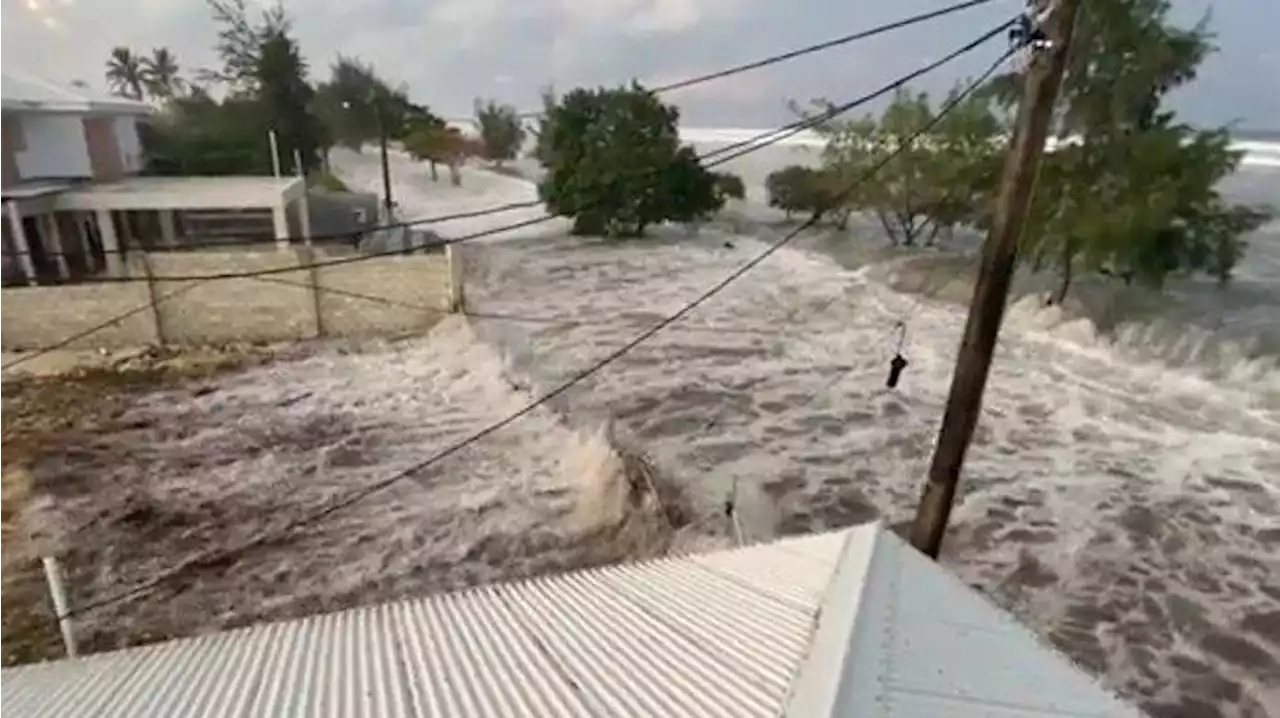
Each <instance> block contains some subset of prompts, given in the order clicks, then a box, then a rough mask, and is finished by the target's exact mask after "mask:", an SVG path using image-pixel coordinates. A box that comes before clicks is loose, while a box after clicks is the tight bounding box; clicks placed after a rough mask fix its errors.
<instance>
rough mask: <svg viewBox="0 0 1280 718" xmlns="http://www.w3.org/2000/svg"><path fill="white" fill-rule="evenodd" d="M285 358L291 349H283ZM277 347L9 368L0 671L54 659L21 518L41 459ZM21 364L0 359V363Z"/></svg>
mask: <svg viewBox="0 0 1280 718" xmlns="http://www.w3.org/2000/svg"><path fill="white" fill-rule="evenodd" d="M290 351H292V352H294V353H296V352H298V351H299V349H293V350H290ZM281 352H282V350H281V349H280V348H279V347H257V346H240V347H225V348H221V349H208V350H200V351H191V350H186V351H177V350H170V349H141V350H134V351H128V352H116V353H99V352H54V353H50V354H49V355H46V356H42V357H39V358H37V359H35V360H33V361H29V362H22V363H20V364H14V365H12V370H11V371H10V372H7V373H6V375H5V377H4V384H3V391H2V395H3V411H2V412H0V420H2V423H3V447H2V448H3V450H2V451H0V462H2V464H3V478H2V481H3V483H2V484H0V486H2V488H3V497H2V498H3V502H2V506H3V511H2V513H3V549H2V550H0V561H2V562H3V594H4V602H3V607H2V609H0V642H2V643H3V646H4V652H3V656H2V659H3V665H5V666H9V665H14V664H19V663H30V662H33V661H40V660H47V659H51V658H60V657H62V656H63V648H62V641H61V638H60V636H59V633H58V628H57V623H56V621H55V619H54V614H53V607H52V605H51V603H50V600H49V597H48V590H47V588H46V585H45V581H44V574H43V571H42V569H41V567H40V557H41V556H42V555H44V554H45V553H46V552H47V551H48V549H49V548H50V547H49V546H48V545H47V544H48V542H47V540H46V537H45V536H44V533H45V532H44V531H43V530H42V528H41V527H38V526H34V525H32V524H33V522H32V521H31V520H30V513H31V512H30V511H29V509H30V508H31V506H32V503H33V502H34V501H36V500H37V498H38V494H39V492H38V491H37V490H36V488H37V479H36V475H37V473H38V471H37V469H38V467H39V466H40V465H42V464H43V463H44V462H46V461H47V460H48V459H49V457H51V456H56V455H57V454H58V453H59V452H61V451H64V450H68V447H71V446H74V445H76V444H77V443H80V442H83V441H92V437H95V436H101V435H109V434H111V433H113V432H115V431H118V430H119V428H120V426H119V422H120V418H121V417H122V416H123V415H124V413H125V411H126V410H127V408H128V407H129V405H130V404H131V402H132V401H133V399H134V398H135V397H137V396H140V395H142V394H145V393H148V392H152V391H157V390H161V389H166V388H174V387H180V386H183V385H187V384H198V383H199V382H200V381H202V380H206V379H209V378H212V377H216V376H218V375H220V374H224V373H227V372H231V371H235V370H239V369H243V368H245V367H248V366H253V365H257V364H261V363H263V362H265V361H268V360H270V359H271V358H273V357H277V356H280V355H281ZM22 357H23V355H21V354H19V355H13V356H6V357H5V361H4V364H5V366H6V367H9V366H11V365H10V362H11V361H14V360H15V359H19V358H22Z"/></svg>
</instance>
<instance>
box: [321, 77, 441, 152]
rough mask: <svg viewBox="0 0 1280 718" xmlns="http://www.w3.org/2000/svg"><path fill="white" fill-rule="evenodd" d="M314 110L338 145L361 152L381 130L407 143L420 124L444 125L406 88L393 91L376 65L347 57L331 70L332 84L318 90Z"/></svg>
mask: <svg viewBox="0 0 1280 718" xmlns="http://www.w3.org/2000/svg"><path fill="white" fill-rule="evenodd" d="M312 107H313V111H314V112H315V114H316V115H317V116H318V117H320V118H321V121H322V122H323V123H324V125H325V128H326V129H327V130H328V133H329V136H330V137H332V138H333V140H334V141H335V142H336V143H338V144H341V145H343V146H346V147H349V148H351V149H354V150H357V151H358V150H359V149H360V148H361V147H362V146H364V145H365V144H367V143H370V142H376V141H377V140H378V133H379V131H380V128H385V131H386V133H387V137H389V138H390V139H393V140H403V139H404V138H406V137H408V136H409V134H410V133H411V132H412V131H413V129H414V127H415V125H416V124H419V123H422V122H428V123H433V124H440V125H441V126H442V125H443V122H442V121H439V118H436V117H435V116H434V115H433V114H432V113H431V112H430V110H428V109H427V108H426V107H424V106H422V105H416V104H414V103H413V102H411V101H410V100H409V97H408V95H407V93H406V92H405V91H404V89H403V88H392V86H391V84H390V83H389V82H388V81H387V80H385V79H384V78H382V77H380V76H379V75H378V73H377V71H376V70H375V69H374V67H373V66H372V65H368V64H366V63H363V62H361V61H360V60H359V59H357V58H353V57H346V56H343V55H339V56H338V59H337V61H335V62H334V63H333V64H332V65H330V66H329V80H328V81H327V82H324V83H321V84H320V85H319V86H318V87H317V88H316V94H315V99H314V101H313V103H312Z"/></svg>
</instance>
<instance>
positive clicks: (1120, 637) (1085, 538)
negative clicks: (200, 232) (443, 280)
mask: <svg viewBox="0 0 1280 718" xmlns="http://www.w3.org/2000/svg"><path fill="white" fill-rule="evenodd" d="M776 152H777V154H776V155H775V156H774V159H773V161H772V164H770V161H769V159H768V158H767V157H755V158H753V159H752V160H751V164H750V165H749V166H745V167H739V168H738V171H740V172H741V173H742V174H743V175H744V176H745V177H746V178H747V179H748V182H749V183H752V184H754V185H755V186H756V191H757V192H758V189H759V188H758V184H759V181H760V180H761V179H762V177H763V174H765V173H767V171H768V169H769V167H771V166H776V165H778V164H783V163H787V162H791V161H793V159H794V155H796V153H798V152H800V150H798V149H796V148H784V149H780V150H777V151H776ZM335 160H336V162H337V164H338V166H339V167H341V169H342V171H343V172H344V175H345V176H347V177H349V178H350V179H351V181H352V182H353V183H354V184H356V185H363V186H367V187H369V188H373V187H376V186H377V181H378V176H377V166H376V161H375V158H374V157H373V156H372V155H370V154H366V155H365V156H363V157H360V156H354V155H351V154H349V153H344V154H340V155H337V156H336V157H335ZM393 170H394V174H395V176H396V178H397V182H398V191H399V200H400V201H401V203H402V205H403V207H404V213H405V214H406V215H407V216H421V215H427V214H432V213H435V212H438V211H439V210H440V208H441V207H444V206H450V207H462V208H472V207H478V206H487V205H489V204H497V203H502V202H507V201H512V200H516V199H527V198H531V197H532V196H533V190H532V188H531V186H530V185H528V184H526V183H523V182H521V181H520V180H517V179H512V178H505V177H496V176H493V175H487V174H483V173H470V174H468V176H467V181H466V182H465V183H464V188H463V189H462V190H453V189H449V188H445V187H444V186H443V185H442V184H435V183H431V182H430V180H429V174H428V173H427V172H426V171H424V170H422V169H420V168H418V167H415V166H413V165H412V164H411V163H409V162H408V161H406V160H404V159H403V158H397V159H396V160H395V163H394V168H393ZM1251 171H1253V172H1254V174H1253V175H1242V176H1241V177H1240V178H1237V179H1236V181H1237V182H1238V183H1240V184H1241V185H1242V186H1243V187H1245V188H1246V190H1248V191H1253V192H1255V193H1257V194H1259V195H1260V196H1262V197H1263V198H1266V197H1268V196H1270V195H1271V193H1273V192H1274V193H1275V194H1276V195H1277V196H1278V197H1280V175H1277V174H1274V173H1271V170H1270V169H1268V168H1266V167H1262V168H1255V169H1253V170H1251ZM1269 173H1271V174H1269ZM1268 188H1270V189H1268ZM1238 191H1244V190H1238ZM534 214H536V212H534ZM766 215H767V212H766V211H765V210H762V209H761V208H759V207H754V206H745V207H740V208H737V210H736V212H735V213H734V214H733V216H732V217H731V218H730V219H724V220H720V221H717V222H715V223H713V224H712V225H710V226H707V227H704V228H703V229H702V231H701V232H700V233H698V235H697V236H692V235H691V234H690V233H687V232H686V231H684V230H682V229H671V230H667V231H665V232H663V233H659V235H660V236H656V237H653V238H651V239H648V240H645V241H639V242H627V243H603V242H598V241H582V240H577V239H570V238H567V237H564V236H563V229H564V227H563V225H562V223H559V222H552V223H549V224H548V225H546V226H544V227H542V228H539V229H537V230H525V231H524V232H522V233H521V232H517V233H510V234H509V235H506V236H503V237H500V238H499V239H497V240H493V241H485V242H476V243H472V244H468V245H467V250H466V254H465V256H466V261H467V265H468V272H467V282H468V284H467V293H468V307H469V310H470V311H472V312H475V313H476V314H477V315H480V316H477V317H474V318H473V319H472V321H473V323H474V324H475V327H476V332H477V335H478V336H479V337H481V338H482V339H483V340H484V341H486V342H488V343H490V344H492V345H493V346H495V347H498V348H499V349H500V351H501V352H502V353H503V354H504V355H505V356H506V357H507V362H508V364H509V365H510V370H509V374H510V375H511V376H513V377H519V379H518V381H521V382H527V383H528V384H529V385H530V386H531V388H532V389H539V388H542V389H545V388H550V387H552V386H554V385H555V384H556V383H558V382H560V381H562V380H564V379H566V378H568V377H570V376H572V375H573V374H575V373H576V372H578V371H579V370H580V369H581V368H583V367H584V366H587V365H589V364H590V363H592V362H593V361H595V360H596V359H597V358H599V357H601V356H603V355H605V354H607V353H608V352H610V351H612V350H614V349H616V348H617V347H619V346H621V345H622V344H623V343H625V342H627V341H628V340H629V339H631V338H632V337H633V336H634V335H635V334H636V333H638V332H640V331H643V330H644V329H645V328H647V327H649V326H651V325H652V324H653V323H654V322H655V321H657V320H658V319H660V318H661V317H662V316H664V315H667V314H669V313H671V312H674V311H675V310H677V309H678V308H680V307H681V306H682V305H683V304H684V303H685V302H687V301H689V300H691V299H693V298H694V297H696V296H697V295H698V294H700V293H701V292H702V291H704V290H705V289H706V288H707V287H709V286H711V285H712V284H714V283H716V282H718V281H719V280H721V279H722V278H723V277H724V276H725V275H726V273H728V272H729V271H731V270H732V269H734V268H735V267H737V266H739V265H740V264H741V263H743V262H745V261H747V260H748V259H749V258H750V257H751V256H753V255H754V254H756V253H757V252H759V251H760V250H761V249H762V248H763V247H764V242H767V241H769V240H772V239H775V238H776V237H778V236H779V234H778V233H779V232H782V231H784V228H782V227H779V226H778V225H777V224H776V222H775V221H774V220H773V219H769V218H767V217H766ZM523 216H526V217H527V216H529V214H528V213H526V214H524V215H523ZM520 218H521V214H520V213H516V214H515V215H514V216H511V215H508V216H506V217H501V218H498V219H496V220H495V219H494V218H486V219H484V220H481V222H483V223H484V224H483V225H478V224H477V223H475V222H459V223H454V225H452V226H442V227H440V228H439V231H440V233H441V234H444V235H446V236H448V235H450V234H451V233H452V234H457V233H460V232H465V231H470V230H472V229H474V228H476V227H478V226H497V225H498V224H501V222H502V221H504V220H505V221H514V220H518V219H520ZM860 241H861V242H864V243H867V244H865V246H868V247H869V246H872V245H874V243H875V241H876V240H874V238H871V237H869V236H867V237H862V238H861V239H859V238H856V237H855V238H844V239H842V240H840V241H839V242H836V243H834V245H833V243H832V242H831V241H830V240H827V239H824V238H821V237H815V238H807V239H805V240H804V241H802V242H800V243H798V245H799V246H797V248H795V249H786V250H783V251H781V252H779V253H778V254H776V255H775V256H774V257H772V258H771V259H769V260H768V261H766V262H765V263H763V264H762V265H761V266H759V267H758V268H757V269H755V270H754V271H752V272H750V273H749V274H748V275H746V276H745V277H744V278H743V279H742V280H741V281H739V282H736V283H734V284H732V285H730V287H729V288H728V289H726V290H725V291H724V292H722V293H721V294H720V295H718V296H717V297H715V298H714V299H712V300H711V301H709V302H708V303H707V304H705V305H704V306H703V307H701V308H700V309H698V310H697V311H696V312H695V313H694V314H693V315H691V316H690V317H688V318H687V319H686V320H685V321H684V322H682V323H680V324H677V325H675V326H673V327H671V328H669V329H667V330H665V331H663V332H661V333H660V334H658V335H657V336H656V337H654V338H653V339H652V340H650V341H648V342H646V343H644V344H643V345H641V346H640V347H638V348H637V349H635V350H634V351H632V352H630V353H629V354H627V355H626V356H625V357H624V358H622V359H621V360H619V361H617V362H616V363H614V364H613V365H611V366H610V367H608V368H607V369H605V370H604V371H602V372H600V373H599V374H597V375H595V376H593V377H591V378H589V379H587V380H586V381H584V382H583V383H582V384H580V385H579V386H578V387H577V388H575V389H574V390H572V391H571V392H569V393H567V394H565V395H564V396H563V397H561V398H560V399H559V400H558V401H557V403H556V404H555V408H557V409H559V410H560V412H561V413H562V414H564V415H565V416H567V417H569V418H570V419H571V421H573V422H576V423H580V424H582V425H583V426H595V425H601V424H604V423H606V422H612V423H613V424H614V425H615V428H616V429H617V430H619V431H621V432H625V433H626V434H627V435H629V436H632V437H635V438H637V439H639V440H640V441H641V442H642V444H643V445H644V446H645V447H646V448H647V449H649V450H650V451H652V452H653V454H654V455H655V457H656V458H657V459H658V461H659V463H660V464H661V465H662V467H663V469H664V470H665V471H667V472H669V473H671V474H674V475H675V476H676V477H678V478H679V480H680V481H681V482H682V483H683V484H684V485H685V486H686V487H688V489H689V490H690V491H691V492H692V493H693V495H694V496H695V497H696V498H697V499H698V501H699V502H700V504H701V506H702V509H703V510H704V511H706V512H708V513H710V512H713V511H715V509H716V506H717V505H718V504H719V502H721V501H723V500H724V499H725V497H726V495H728V494H729V492H730V491H734V490H736V492H737V495H738V498H739V501H740V503H741V509H742V513H743V516H744V520H745V523H746V529H747V531H748V532H749V534H750V535H751V537H752V538H755V539H765V538H768V537H771V536H776V535H780V534H788V533H796V532H803V531H811V530H819V529H824V528H829V527H838V526H845V525H849V524H852V523H857V522H861V521H864V520H868V519H870V518H873V517H875V516H882V517H884V518H885V519H886V520H887V521H888V522H890V523H898V522H901V521H905V520H907V519H908V518H909V517H910V515H911V512H912V510H913V508H914V505H915V501H916V499H917V496H918V494H919V490H920V487H921V478H922V477H923V476H924V474H925V471H926V468H927V463H928V460H929V456H930V453H931V449H932V443H933V439H934V436H935V433H936V430H937V425H938V422H939V419H940V416H941V412H942V407H943V403H944V400H945V394H946V390H947V387H948V383H949V381H950V372H951V368H952V363H953V361H954V358H955V350H956V347H957V344H958V341H959V334H960V331H961V328H962V324H963V322H964V312H963V309H962V307H961V306H960V304H959V303H958V302H956V301H954V299H955V297H951V296H949V294H953V293H954V292H946V291H943V292H924V293H921V292H903V291H896V290H895V287H896V288H897V289H902V288H903V287H904V286H905V285H912V286H914V285H919V284H921V277H922V276H925V275H929V276H932V275H935V274H937V273H938V272H940V271H943V270H942V269H940V268H939V267H943V268H944V269H945V267H946V266H948V265H946V264H941V265H940V264H937V263H929V262H925V263H922V264H913V261H915V260H913V259H911V258H907V259H906V260H904V259H902V258H900V257H895V258H892V259H886V260H885V261H873V262H868V261H865V258H866V257H878V256H882V255H880V254H876V253H875V252H866V251H861V250H858V249H857V248H856V246H853V245H857V243H858V242H860ZM1254 245H1255V246H1254V248H1253V250H1251V251H1252V254H1251V256H1250V258H1249V262H1247V263H1246V266H1245V267H1243V268H1242V271H1241V275H1242V277H1241V278H1242V281H1241V283H1240V285H1241V286H1239V287H1233V288H1231V289H1229V290H1227V292H1226V293H1216V294H1209V293H1207V292H1206V291H1205V289H1204V288H1202V287H1199V286H1198V285H1193V284H1187V285H1185V286H1183V285H1179V286H1175V287H1172V288H1171V292H1170V293H1169V294H1168V295H1166V297H1165V298H1161V299H1158V300H1156V302H1155V306H1156V308H1155V310H1152V309H1150V308H1149V306H1148V305H1150V304H1151V301H1150V300H1149V299H1142V298H1141V297H1139V298H1131V297H1127V296H1108V297H1107V298H1105V299H1100V298H1099V297H1102V294H1101V292H1103V291H1110V290H1106V289H1105V288H1099V289H1097V290H1096V292H1098V294H1096V295H1094V294H1091V293H1093V292H1095V290H1094V289H1092V288H1091V287H1090V286H1088V284H1087V283H1086V285H1085V286H1083V287H1082V288H1081V295H1082V297H1083V299H1082V300H1081V302H1080V306H1079V307H1077V309H1078V311H1077V312H1076V313H1072V312H1070V311H1069V312H1067V313H1066V314H1063V313H1061V312H1060V311H1059V310H1044V309H1042V308H1041V306H1040V303H1039V302H1038V301H1037V300H1036V298H1035V297H1026V298H1024V299H1021V300H1018V301H1016V303H1015V304H1014V305H1013V306H1012V307H1011V309H1010V311H1009V313H1008V315H1007V319H1006V324H1005V328H1004V330H1003V333H1002V337H1001V342H1000V346H999V349H998V352H997V356H996V361H995V365H994V367H993V369H992V374H991V379H990V383H989V385H988V390H987V395H986V403H985V410H984V415H983V418H982V421H981V423H980V425H979V428H978V433H977V438H976V441H975V443H974V445H973V447H972V449H971V450H970V452H969V456H968V460H967V463H966V468H965V475H964V484H963V491H962V495H961V497H960V499H959V503H958V506H957V509H956V512H955V515H954V523H953V526H952V529H951V532H950V534H949V538H948V543H947V557H946V560H947V563H948V564H949V565H950V566H951V568H952V569H953V570H955V571H957V572H958V573H959V574H961V575H962V576H963V577H964V578H965V579H966V580H967V581H969V582H970V583H971V584H974V585H975V586H978V587H980V588H981V589H983V590H985V591H987V592H989V593H991V594H993V595H994V596H996V597H997V599H998V600H999V601H1000V602H1001V603H1002V604H1004V605H1006V606H1008V607H1010V608H1011V609H1012V610H1014V611H1016V612H1017V613H1018V614H1019V615H1021V616H1022V617H1023V618H1024V619H1025V620H1026V621H1027V622H1028V623H1030V624H1031V625H1032V626H1034V627H1035V628H1036V630H1037V631H1038V632H1040V633H1041V634H1042V635H1044V636H1046V637H1048V638H1049V639H1051V640H1052V641H1054V642H1055V643H1056V644H1058V645H1059V646H1061V647H1062V648H1064V649H1065V650H1066V651H1067V652H1069V653H1070V654H1071V655H1072V656H1073V657H1074V658H1076V660H1078V661H1080V662H1081V663H1083V664H1084V665H1086V666H1088V668H1089V669H1090V670H1092V671H1095V672H1097V673H1099V674H1101V675H1102V676H1103V678H1104V680H1105V682H1106V683H1107V684H1108V685H1110V686H1113V687H1116V688H1118V689H1119V690H1121V691H1123V692H1124V693H1125V694H1126V695H1128V696H1130V697H1133V698H1135V699H1137V700H1139V701H1141V702H1142V704H1143V705H1144V706H1146V707H1147V708H1148V709H1149V710H1151V712H1152V713H1153V714H1155V715H1178V716H1201V715H1203V716H1264V715H1277V716H1280V371H1277V370H1276V368H1275V361H1276V354H1280V348H1276V347H1275V346H1274V345H1272V344H1271V343H1270V342H1272V341H1273V339H1272V337H1273V336H1274V335H1273V334H1269V332H1273V331H1275V325H1276V323H1277V322H1278V321H1280V303H1269V302H1274V301H1275V298H1276V296H1277V295H1276V293H1275V289H1276V287H1277V282H1280V271H1276V267H1277V266H1280V265H1278V264H1277V263H1276V258H1277V257H1280V240H1277V235H1276V234H1275V233H1274V232H1272V233H1270V234H1268V233H1266V232H1264V233H1260V234H1259V235H1258V236H1257V237H1255V238H1254ZM851 247H853V248H851ZM859 258H862V259H859ZM963 265H964V262H963V260H958V261H957V263H956V264H955V267H957V268H955V269H952V270H947V271H951V272H952V276H947V277H944V279H945V280H946V281H951V280H953V279H955V276H954V275H955V274H956V273H959V272H962V271H963ZM926 278H927V277H926ZM944 283H945V282H944ZM925 284H927V282H925ZM959 294H960V295H961V296H960V298H963V292H959ZM1168 297H1172V299H1169V298H1168ZM1090 302H1093V303H1094V304H1097V303H1098V302H1102V303H1103V304H1105V305H1106V306H1105V307H1103V309H1104V310H1106V312H1110V313H1111V315H1112V316H1111V317H1110V323H1111V325H1112V326H1111V327H1110V328H1109V330H1108V331H1104V332H1101V333H1100V332H1099V331H1098V329H1097V326H1098V321H1097V317H1096V316H1094V314H1091V312H1093V311H1095V310H1097V307H1091V306H1090ZM1161 312H1164V313H1161ZM1104 313H1105V312H1104ZM501 316H506V317H507V318H498V317H501ZM897 322H904V323H905V324H906V327H907V332H906V341H905V345H904V353H905V354H906V356H907V358H908V359H909V360H910V362H911V363H910V366H909V368H908V369H907V371H906V374H905V376H904V379H903V381H902V383H901V385H900V386H899V388H898V389H897V390H896V391H889V390H887V389H886V388H885V386H884V380H885V376H886V373H887V363H888V359H889V357H890V356H891V355H892V352H893V349H894V344H895V341H896V337H895V332H894V326H895V324H896V323H897ZM735 487H736V488H735Z"/></svg>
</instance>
